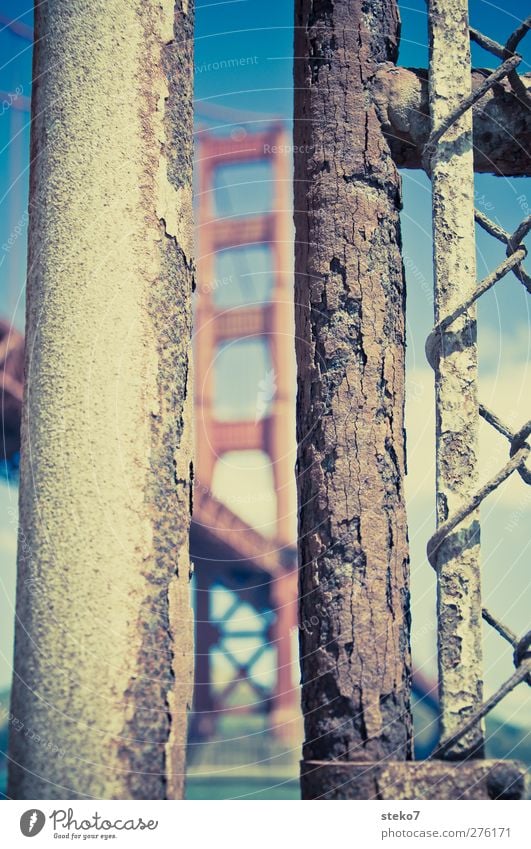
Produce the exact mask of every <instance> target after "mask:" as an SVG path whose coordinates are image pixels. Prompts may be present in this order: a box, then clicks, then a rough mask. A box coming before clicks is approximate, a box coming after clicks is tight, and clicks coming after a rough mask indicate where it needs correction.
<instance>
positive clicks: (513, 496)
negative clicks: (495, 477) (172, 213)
mask: <svg viewBox="0 0 531 849" xmlns="http://www.w3.org/2000/svg"><path fill="white" fill-rule="evenodd" d="M400 8H401V17H402V22H403V29H402V43H401V50H400V63H401V64H403V65H409V66H419V67H423V66H424V67H425V66H426V64H427V31H426V7H425V3H424V2H423V0H408V2H405V3H402V4H400ZM20 9H21V3H20V0H19V2H15V0H0V13H1V14H4V15H7V16H10V17H14V16H17V17H19V18H20V16H21V12H20ZM521 14H522V3H521V0H518V2H517V0H508V2H505V3H504V5H503V7H501V6H497V5H495V4H492V3H488V2H479V0H472V2H471V4H470V16H471V23H472V24H473V25H474V26H476V27H478V28H480V29H482V31H483V32H485V33H486V34H487V35H490V36H492V37H494V38H496V39H497V40H498V41H504V40H505V39H506V37H507V36H508V34H509V33H510V32H511V31H512V30H513V29H514V27H515V26H516V25H517V23H518V21H519V20H520V15H521ZM31 17H32V16H31V11H30V10H29V8H28V12H27V13H26V14H24V15H22V18H21V20H23V21H25V22H26V23H29V24H31ZM0 30H1V24H0ZM292 37H293V32H292V14H291V4H290V3H289V2H287V0H271V1H270V2H267V3H263V2H260V0H233V2H215V0H213V2H206V0H199V2H198V4H197V27H196V83H195V97H196V112H197V130H198V133H200V132H201V131H202V129H203V128H204V127H218V128H219V129H220V130H221V129H223V131H225V132H226V131H227V130H228V129H230V128H231V127H233V126H234V123H235V122H237V123H238V124H240V123H241V121H242V120H243V121H245V122H247V124H248V126H255V127H259V126H260V125H262V124H263V123H266V122H267V121H268V116H272V115H273V116H279V117H282V118H283V119H285V120H286V121H287V122H290V121H291V116H292V95H293V93H292V71H291V65H292V52H293V51H292ZM522 52H523V55H524V58H525V59H526V63H525V64H524V65H523V67H522V70H529V62H530V61H531V37H530V36H528V39H527V42H524V43H523V44H522ZM0 55H1V56H2V57H3V58H2V60H1V64H0V89H1V90H2V91H8V92H16V91H19V92H20V94H19V98H20V100H19V103H21V102H22V100H21V98H23V97H27V96H28V95H29V93H30V84H31V50H30V46H29V45H28V44H27V42H25V41H23V40H22V39H20V38H18V37H16V36H14V35H13V34H11V33H8V32H7V31H5V30H4V31H0ZM234 59H237V60H238V63H237V64H236V63H234V62H232V63H231V64H232V67H227V60H234ZM473 61H474V64H475V65H479V66H487V67H492V66H493V64H494V61H495V60H494V57H491V56H489V55H488V54H486V53H484V52H483V51H481V50H480V49H479V48H476V47H475V46H474V48H473ZM220 107H221V108H222V110H226V109H232V110H240V111H241V110H243V111H244V112H245V113H246V114H245V115H244V116H243V118H242V117H235V116H234V115H233V114H231V113H226V112H223V111H221V112H220ZM0 113H1V114H0V311H1V312H2V314H3V315H7V316H9V317H12V318H13V320H14V322H15V324H17V325H18V326H19V327H22V325H23V286H24V267H25V249H26V245H25V223H26V222H25V217H24V212H25V208H26V202H27V178H28V170H27V166H28V159H29V152H28V151H29V134H28V127H27V125H28V120H29V116H28V115H27V113H25V112H23V111H19V110H17V109H14V108H13V107H11V108H7V109H4V108H3V107H2V108H0ZM247 113H254V114H253V115H250V114H247ZM10 139H13V141H11V143H10ZM476 185H477V196H476V200H477V203H478V205H479V206H480V208H482V209H483V210H484V211H485V212H486V213H487V214H488V215H490V217H492V218H494V219H495V220H497V221H499V223H500V224H502V226H503V227H504V228H505V229H508V230H512V229H513V228H514V227H515V226H516V224H517V223H518V222H519V220H520V219H521V218H522V217H524V212H523V209H522V207H523V204H524V203H525V202H527V203H529V204H531V185H530V181H529V180H528V179H525V180H523V179H520V180H508V179H499V178H494V177H490V176H484V175H482V176H479V177H478V178H477V184H476ZM403 193H404V210H403V215H402V221H403V235H404V260H405V264H406V271H407V278H408V299H407V321H408V352H407V355H408V381H407V385H408V402H407V425H408V448H409V477H408V507H409V525H410V541H411V553H412V575H413V599H414V601H413V613H414V631H413V647H414V652H415V659H416V663H417V665H418V666H419V667H422V668H424V669H425V671H427V672H428V673H429V674H433V672H434V668H435V661H434V657H435V655H434V629H433V622H434V588H433V576H432V574H431V570H430V567H429V566H428V564H427V562H426V557H425V547H426V541H427V539H428V537H429V535H430V533H431V532H432V529H433V524H434V512H433V491H434V489H433V430H434V427H433V376H432V374H431V371H430V369H429V368H428V366H427V364H426V361H425V357H424V339H425V337H426V335H427V334H428V332H429V330H430V328H431V322H432V314H433V304H432V297H431V289H432V276H431V232H430V226H431V225H430V219H431V213H430V193H429V183H428V180H427V179H426V177H425V176H424V175H423V174H422V173H420V172H406V173H404V174H403ZM522 198H523V200H522ZM262 199H263V198H262ZM240 200H241V197H240ZM233 201H234V202H237V201H238V195H237V194H234V196H233ZM13 233H15V234H16V238H15V239H14V240H13V239H12V243H11V245H10V246H9V249H8V250H4V248H3V246H4V245H5V244H7V241H8V239H9V237H10V235H12V234H13ZM477 249H478V276H480V277H483V276H484V275H485V274H486V273H487V271H488V270H490V269H492V267H493V266H494V265H495V264H497V262H498V261H499V260H500V259H502V258H503V249H502V247H501V246H499V245H498V244H497V243H496V242H495V241H494V240H493V239H491V238H489V237H487V236H485V235H484V234H479V236H478V243H477ZM221 264H223V263H221ZM530 265H531V262H530ZM224 274H225V275H227V274H230V269H229V270H227V269H225V272H224ZM529 305H530V304H529V297H528V296H526V294H525V292H524V290H523V287H522V286H521V285H520V284H519V283H518V282H517V281H516V279H515V278H511V277H508V278H507V279H505V280H504V281H503V282H501V283H499V284H498V286H497V287H496V288H495V289H494V290H493V291H491V292H490V293H489V294H488V295H486V296H485V297H484V298H482V300H481V303H480V306H479V318H480V321H479V350H480V362H481V383H480V391H481V397H482V399H483V400H484V401H485V402H486V403H488V404H489V406H492V407H493V408H494V409H496V410H498V411H499V412H500V415H501V413H502V412H504V413H505V414H506V418H507V417H509V418H510V421H511V423H512V424H513V425H514V427H515V429H517V427H518V426H519V425H520V424H521V423H523V422H524V421H525V420H526V419H527V418H528V417H529V400H528V399H529V397H530V394H531V393H530V390H531V380H530V378H531V375H530V371H529V367H528V362H529V350H530V347H531V334H530V330H529V327H530V322H529V317H530V316H529ZM257 356H258V357H259V356H260V355H257ZM255 365H256V364H255ZM247 367H248V368H251V365H249V363H248V364H247ZM234 368H235V366H234V363H233V362H232V360H231V364H230V367H229V368H228V373H227V376H226V377H225V378H224V377H223V373H221V375H220V381H222V382H223V383H224V385H225V387H226V389H225V392H224V404H225V406H227V405H228V406H230V405H231V404H232V405H236V403H237V400H238V399H237V394H236V393H238V392H239V391H240V389H241V384H240V383H239V382H238V381H235V380H230V379H228V378H229V377H230V376H232V375H233V374H234ZM258 368H259V369H263V368H264V366H263V365H260V366H258ZM231 387H233V389H231ZM482 456H483V467H482V474H483V475H484V476H490V475H492V474H493V472H494V471H496V470H497V468H498V467H499V466H502V465H503V464H504V462H505V460H506V458H507V446H506V445H505V444H504V442H503V440H502V439H498V437H496V436H495V435H494V434H491V433H490V432H489V431H488V429H487V428H484V429H483V436H482ZM15 509H16V491H15V489H14V487H13V486H11V488H9V487H7V486H6V485H0V569H1V572H0V580H1V581H2V582H3V587H4V590H5V595H4V599H2V603H4V600H5V605H6V608H7V611H8V612H7V616H5V617H2V619H1V620H0V621H1V624H0V687H3V686H5V685H6V684H7V683H8V680H9V668H10V651H11V649H10V639H11V637H10V634H11V618H12V617H11V613H10V605H11V600H12V593H13V586H14V552H15V522H16V516H15V513H14V512H13V510H15ZM530 511H531V497H530V495H529V493H528V491H527V490H526V489H525V488H524V485H523V484H522V483H521V481H520V480H519V479H517V478H515V479H514V480H511V481H510V482H509V483H507V484H506V485H505V486H504V488H503V490H500V491H499V492H498V493H496V494H495V495H492V496H491V497H490V498H489V500H488V501H487V502H486V503H485V505H484V508H483V509H482V520H483V559H484V596H485V599H486V602H487V604H488V605H490V606H491V607H492V608H493V610H494V611H495V612H497V613H498V614H500V615H501V616H505V617H506V619H507V622H508V623H509V624H510V625H511V626H512V627H513V629H514V630H516V631H517V632H520V631H523V630H524V629H525V628H527V627H529V624H528V621H527V613H528V609H529V602H528V599H529V579H528V575H527V572H528V570H527V569H526V566H527V563H528V562H529V539H528V527H529V516H530ZM526 591H527V599H526ZM2 592H3V591H2V584H1V583H0V595H2ZM2 652H3V654H4V657H3V659H2V655H1V653H2ZM486 653H487V654H486V679H487V685H488V688H492V687H493V686H495V685H496V684H497V683H498V682H499V681H500V680H501V678H502V677H503V676H504V674H507V673H508V672H509V671H510V668H511V665H510V652H509V651H507V650H506V649H505V647H504V644H503V643H502V642H501V641H500V640H499V639H498V638H497V637H496V636H493V635H492V634H488V636H487V639H486ZM525 697H526V693H525V690H524V689H523V688H521V689H520V690H518V691H517V692H516V693H515V694H514V696H512V697H511V698H510V699H509V700H507V702H506V703H505V704H504V706H503V708H501V711H502V713H503V715H504V716H506V717H508V718H513V719H516V720H520V721H523V720H522V718H523V715H524V714H523V710H524V707H523V705H524V698H525Z"/></svg>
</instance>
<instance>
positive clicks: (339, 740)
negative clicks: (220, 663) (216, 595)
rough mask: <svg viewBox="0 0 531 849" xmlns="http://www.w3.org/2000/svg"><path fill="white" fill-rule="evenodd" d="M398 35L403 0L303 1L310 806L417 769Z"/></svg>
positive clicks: (301, 475) (304, 536) (300, 254)
mask: <svg viewBox="0 0 531 849" xmlns="http://www.w3.org/2000/svg"><path fill="white" fill-rule="evenodd" d="M398 32H399V19H398V14H397V8H396V4H395V3H394V0H384V2H376V0H371V2H368V3H367V2H362V0H354V2H350V0H339V2H334V3H333V4H329V3H313V2H310V0H297V2H296V15H295V57H296V58H295V139H294V141H295V223H296V248H295V254H296V259H295V274H296V282H295V299H296V348H297V363H298V410H297V439H298V474H297V478H298V498H299V511H300V517H299V558H300V616H301V622H303V623H309V624H308V625H307V626H306V625H305V627H303V628H302V629H301V664H302V705H303V712H304V715H305V735H306V739H305V744H304V750H303V757H304V765H303V781H302V792H303V796H311V795H315V786H314V784H315V783H313V786H310V785H311V784H312V782H311V780H310V778H309V776H311V775H313V774H315V775H317V776H319V775H320V772H316V773H314V770H313V766H312V764H314V763H315V762H325V763H324V766H326V763H328V764H329V765H330V767H332V765H333V763H334V762H335V763H337V762H338V761H341V762H349V763H352V762H356V761H358V762H359V761H364V762H369V761H373V762H374V761H380V760H385V759H389V758H392V759H396V760H399V761H400V760H404V759H408V758H410V757H411V715H410V707H409V672H410V654H409V609H408V581H409V566H408V546H407V532H406V518H405V507H404V489H403V475H404V433H403V407H404V349H405V344H404V273H403V266H402V257H401V252H400V248H401V238H400V222H399V209H400V203H401V198H400V181H399V176H398V173H397V170H396V167H395V165H394V163H393V161H392V158H391V155H390V152H389V148H388V144H387V142H386V140H385V138H384V136H383V133H382V128H381V124H380V121H379V119H378V116H377V114H376V111H375V108H374V105H373V104H372V102H371V99H370V96H369V93H368V80H369V78H370V76H371V75H372V74H373V73H374V71H375V69H376V66H377V63H378V62H384V61H394V60H395V59H396V56H397V50H398ZM323 781H324V779H323ZM323 786H324V783H323Z"/></svg>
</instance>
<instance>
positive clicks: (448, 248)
mask: <svg viewBox="0 0 531 849" xmlns="http://www.w3.org/2000/svg"><path fill="white" fill-rule="evenodd" d="M429 28H430V75H429V102H430V112H431V118H432V127H433V132H434V133H437V131H438V130H439V128H440V127H442V125H443V122H444V121H445V119H447V118H448V116H449V115H451V113H452V111H453V110H454V109H455V108H456V107H457V106H459V104H460V103H461V102H462V101H463V99H464V98H465V96H466V95H467V94H469V92H470V91H471V87H472V78H471V69H470V36H469V27H468V3H467V0H431V2H430V6H429ZM430 152H431V151H430ZM428 167H429V168H430V170H431V178H432V209H433V259H434V280H435V323H436V325H437V324H438V323H439V322H441V321H443V320H444V318H445V317H447V316H448V315H450V314H451V313H452V312H453V311H454V310H455V309H456V307H457V306H458V305H459V304H460V303H461V302H462V301H463V300H465V299H466V298H467V297H468V296H469V295H471V294H472V293H473V292H474V290H475V287H476V252H475V233H474V227H475V225H474V166H473V145H472V110H471V109H468V110H467V111H466V112H465V113H464V114H463V115H462V116H461V117H460V118H459V119H458V120H456V121H455V123H453V124H452V126H451V127H450V128H449V129H448V130H447V131H446V132H445V134H444V136H443V137H442V138H441V139H440V140H438V141H437V142H436V143H435V144H434V145H433V152H432V153H431V159H430V162H429V163H428ZM432 341H433V342H434V344H433V345H432V351H431V352H430V357H431V359H432V362H433V365H434V368H435V392H436V456H437V464H436V490H437V496H436V505H437V524H438V526H439V525H441V524H442V523H443V522H445V521H446V520H447V519H448V517H449V516H450V515H452V514H454V513H455V512H456V510H457V508H459V507H460V506H461V504H462V502H463V501H465V499H466V498H467V496H468V495H469V494H470V492H473V491H474V489H476V488H477V482H478V462H477V434H478V424H479V411H478V397H477V346H476V309H475V306H474V305H471V306H470V307H469V308H468V310H466V311H465V312H463V313H462V314H461V315H460V316H459V318H458V319H456V320H455V321H454V322H453V323H452V325H451V326H450V327H449V328H448V327H446V328H442V329H440V330H439V332H438V333H437V334H436V335H435V337H434V338H433V340H432ZM479 537H480V534H479V522H478V514H477V512H476V511H474V512H472V513H470V514H469V515H468V516H467V517H466V518H465V519H464V520H463V521H462V522H461V523H460V524H459V525H458V526H457V527H456V528H455V529H454V530H453V532H452V533H451V534H450V535H448V536H447V537H446V538H445V539H444V540H443V541H442V542H441V543H440V544H439V546H438V547H437V550H436V552H435V558H436V563H435V566H436V570H437V617H438V659H439V695H440V704H441V725H442V729H441V730H442V733H443V736H444V737H446V736H448V735H451V734H452V733H453V732H454V731H455V730H456V729H457V728H458V727H459V726H460V725H461V724H462V723H463V721H464V720H465V719H466V718H467V715H469V714H470V713H471V712H472V711H474V709H476V708H477V707H478V706H479V705H480V704H481V701H482V674H483V671H482V645H481V639H482V635H481V576H480V564H479V557H480V544H479V543H480V539H479ZM482 743H483V734H482V726H481V723H478V724H476V726H475V727H474V728H473V729H472V730H471V731H470V732H469V733H468V734H467V735H465V736H464V737H462V738H461V739H460V741H459V743H457V744H456V746H455V748H454V749H453V750H452V752H451V754H450V755H449V756H451V757H455V758H462V757H464V756H466V755H471V754H475V755H479V754H481V752H482Z"/></svg>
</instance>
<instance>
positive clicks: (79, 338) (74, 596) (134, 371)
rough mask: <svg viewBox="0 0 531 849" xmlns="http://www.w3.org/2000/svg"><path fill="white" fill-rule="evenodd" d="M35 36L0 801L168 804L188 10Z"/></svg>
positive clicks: (175, 762) (175, 679) (120, 6)
mask: <svg viewBox="0 0 531 849" xmlns="http://www.w3.org/2000/svg"><path fill="white" fill-rule="evenodd" d="M35 33H36V44H35V57H34V80H35V83H34V89H33V114H32V153H31V156H32V160H31V161H32V170H31V187H30V202H31V214H30V235H29V273H28V301H27V344H26V385H25V393H26V394H25V401H24V411H23V425H22V466H21V488H20V536H19V566H18V569H19V572H18V589H17V626H16V650H15V677H14V692H13V699H12V713H13V715H14V716H15V717H16V718H17V723H18V725H19V727H20V728H21V729H22V730H19V731H17V730H13V731H12V734H11V741H10V759H11V762H10V774H9V791H8V792H9V795H10V796H11V797H13V798H18V799H24V798H25V799H50V798H70V799H74V798H84V797H95V798H104V799H105V798H106V799H113V798H115V799H116V798H118V799H130V798H133V799H141V798H147V799H161V798H178V797H180V796H181V795H182V792H183V775H184V758H185V742H186V721H187V707H188V705H189V703H190V700H191V687H192V670H193V646H192V621H191V609H190V601H189V577H190V566H189V560H188V529H189V522H190V509H191V461H192V457H191V419H190V413H189V401H190V400H191V397H190V390H189V385H190V336H191V291H192V284H193V258H192V220H191V218H192V201H191V192H192V188H191V174H192V57H193V5H192V4H191V3H184V2H177V3H176V4H175V3H174V0H53V2H52V0H44V2H41V3H38V4H36V10H35ZM26 732H28V733H26Z"/></svg>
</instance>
